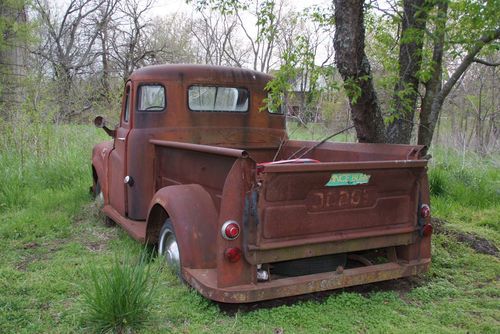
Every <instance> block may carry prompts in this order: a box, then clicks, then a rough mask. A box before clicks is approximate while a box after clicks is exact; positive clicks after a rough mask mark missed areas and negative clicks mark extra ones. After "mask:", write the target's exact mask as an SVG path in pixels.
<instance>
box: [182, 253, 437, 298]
mask: <svg viewBox="0 0 500 334" xmlns="http://www.w3.org/2000/svg"><path fill="white" fill-rule="evenodd" d="M430 262H431V260H430V259H422V260H417V261H410V262H400V263H396V262H390V263H384V264H379V265H373V266H367V267H360V268H353V269H345V270H344V271H343V272H342V273H340V274H339V273H336V272H326V273H320V274H314V275H306V276H298V277H289V278H281V279H277V280H271V281H268V282H259V283H256V284H246V285H239V286H232V287H226V288H218V287H217V286H216V284H217V276H216V271H215V269H187V268H184V277H185V279H186V280H187V281H188V282H189V284H190V285H191V286H193V287H194V288H195V289H196V290H198V291H199V292H200V293H201V294H203V295H204V296H205V297H207V298H209V299H212V300H216V301H219V302H224V303H249V302H256V301H261V300H267V299H274V298H281V297H288V296H296V295H302V294H306V293H312V292H318V291H326V290H333V289H339V288H343V287H348V286H354V285H361V284H367V283H373V282H379V281H386V280H391V279H396V278H401V277H406V276H412V275H417V274H419V273H422V272H425V271H427V270H428V269H429V265H430Z"/></svg>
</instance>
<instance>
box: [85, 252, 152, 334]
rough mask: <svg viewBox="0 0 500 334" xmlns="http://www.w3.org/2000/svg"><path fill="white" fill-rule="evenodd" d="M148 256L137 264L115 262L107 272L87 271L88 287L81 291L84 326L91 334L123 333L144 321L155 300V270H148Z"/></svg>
mask: <svg viewBox="0 0 500 334" xmlns="http://www.w3.org/2000/svg"><path fill="white" fill-rule="evenodd" d="M150 257H151V255H147V253H146V252H145V251H144V252H143V253H142V255H141V256H140V259H139V260H138V261H137V260H136V261H133V260H131V258H130V257H129V256H127V257H125V259H124V260H122V261H120V260H118V259H117V258H115V260H114V262H113V264H112V267H111V269H107V268H92V267H91V269H90V276H91V283H90V284H89V285H87V286H85V287H84V290H83V304H84V305H83V306H84V312H85V318H84V320H85V322H86V323H87V325H88V326H89V327H91V329H93V330H94V331H95V332H100V333H107V332H115V333H123V332H127V331H130V330H135V329H137V328H139V327H141V325H143V324H144V323H145V322H146V321H147V320H148V315H149V310H150V307H151V305H152V303H153V298H154V297H155V289H156V282H157V279H158V274H159V271H158V270H151V267H152V266H153V265H154V264H152V263H151V264H150V263H149V262H150Z"/></svg>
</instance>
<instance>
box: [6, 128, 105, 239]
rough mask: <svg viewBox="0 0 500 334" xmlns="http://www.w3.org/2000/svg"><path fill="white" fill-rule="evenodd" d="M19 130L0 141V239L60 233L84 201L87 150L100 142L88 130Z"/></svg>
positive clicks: (96, 134) (88, 181)
mask: <svg viewBox="0 0 500 334" xmlns="http://www.w3.org/2000/svg"><path fill="white" fill-rule="evenodd" d="M20 127H21V128H22V129H9V128H8V127H4V128H3V129H2V130H7V131H10V132H3V133H2V134H1V136H0V139H1V141H0V179H1V180H2V182H0V214H1V215H2V218H3V219H0V236H2V237H5V238H28V239H29V238H33V237H34V236H36V234H40V235H45V233H42V232H41V231H44V232H48V231H50V230H52V231H53V232H55V233H58V231H59V232H61V230H64V229H65V228H67V227H68V224H69V222H70V220H71V216H72V215H74V214H76V213H78V212H79V211H80V210H81V206H82V204H83V203H84V202H85V201H86V200H88V188H89V186H90V185H91V183H92V179H91V175H92V174H91V168H90V165H91V162H90V156H91V148H92V145H93V143H95V142H98V141H100V140H102V138H103V136H102V135H100V134H99V132H98V131H97V129H94V128H92V127H91V126H74V125H71V126H70V125H59V126H56V125H52V124H43V125H37V126H35V125H32V126H30V125H25V126H21V125H20ZM14 131H15V132H19V133H22V135H21V137H20V138H14V137H13V136H14V134H13V132H14ZM28 208H29V210H28ZM55 216H57V219H55ZM7 220H8V221H9V223H8V224H7V223H6V222H7ZM33 231H35V233H33Z"/></svg>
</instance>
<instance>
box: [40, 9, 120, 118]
mask: <svg viewBox="0 0 500 334" xmlns="http://www.w3.org/2000/svg"><path fill="white" fill-rule="evenodd" d="M112 4H113V3H112V2H109V1H107V0H71V1H70V2H69V4H68V6H67V7H66V8H64V9H63V11H62V12H59V10H58V9H56V8H51V7H50V6H49V4H48V3H47V2H44V1H43V0H35V3H34V9H35V11H36V13H37V14H38V15H39V19H40V21H41V24H42V29H43V32H44V33H43V37H44V38H43V39H42V41H41V44H40V45H39V46H38V48H36V50H34V51H33V52H34V53H35V54H36V55H37V56H40V57H42V58H44V59H45V60H47V61H48V62H49V63H50V65H51V70H52V73H53V76H54V79H55V80H56V82H57V87H58V89H57V93H58V102H59V112H58V114H57V118H58V119H61V120H64V119H68V118H70V117H72V116H73V115H75V114H79V113H81V112H82V111H84V110H86V109H89V108H90V105H88V104H87V105H86V106H84V107H83V109H82V108H80V107H77V106H76V104H75V99H74V94H72V90H73V88H74V86H75V80H76V77H77V75H81V74H83V73H84V72H85V70H86V69H88V68H90V67H91V66H92V65H93V64H94V62H95V60H96V59H97V58H98V57H99V53H98V52H96V49H95V44H96V40H97V38H98V36H99V34H100V29H99V25H97V24H95V21H96V18H97V17H99V21H101V20H102V21H105V20H106V19H107V18H108V16H109V15H110V14H111V11H112V8H113V6H112ZM99 11H101V13H103V14H102V15H99V16H98V13H99ZM60 13H61V16H59V14H60ZM102 21H101V22H102Z"/></svg>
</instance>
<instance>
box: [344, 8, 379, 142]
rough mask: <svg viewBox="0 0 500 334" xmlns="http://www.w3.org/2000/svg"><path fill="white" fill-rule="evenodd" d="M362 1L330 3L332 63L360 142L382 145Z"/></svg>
mask: <svg viewBox="0 0 500 334" xmlns="http://www.w3.org/2000/svg"><path fill="white" fill-rule="evenodd" d="M363 3H364V1H363V0H334V4H335V22H336V30H335V36H334V46H335V61H336V63H337V67H338V70H339V72H340V75H341V76H342V79H343V80H344V87H345V88H346V91H347V93H348V96H349V104H350V107H351V117H352V121H353V123H354V126H355V128H356V133H357V137H358V140H359V141H360V142H372V143H383V142H385V140H386V138H385V127H384V120H383V118H382V113H381V111H380V106H379V103H378V100H377V94H376V92H375V88H374V86H373V80H372V76H371V69H370V63H369V62H368V58H367V57H366V54H365V26H364V21H363V17H364V12H363V10H364V8H363Z"/></svg>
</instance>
